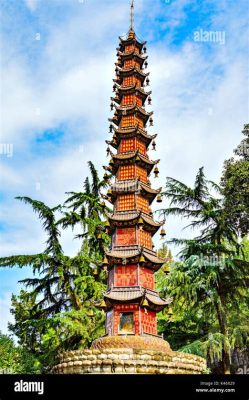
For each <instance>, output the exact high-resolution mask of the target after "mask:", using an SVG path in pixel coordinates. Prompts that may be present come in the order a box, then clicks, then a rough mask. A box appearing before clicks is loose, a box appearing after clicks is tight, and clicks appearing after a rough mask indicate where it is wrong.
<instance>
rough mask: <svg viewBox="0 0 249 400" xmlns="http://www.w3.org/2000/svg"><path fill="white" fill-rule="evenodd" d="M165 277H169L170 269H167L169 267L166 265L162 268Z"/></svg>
mask: <svg viewBox="0 0 249 400" xmlns="http://www.w3.org/2000/svg"><path fill="white" fill-rule="evenodd" d="M163 272H164V273H165V274H166V275H169V273H170V268H169V266H168V265H166V267H165V268H164V271H163Z"/></svg>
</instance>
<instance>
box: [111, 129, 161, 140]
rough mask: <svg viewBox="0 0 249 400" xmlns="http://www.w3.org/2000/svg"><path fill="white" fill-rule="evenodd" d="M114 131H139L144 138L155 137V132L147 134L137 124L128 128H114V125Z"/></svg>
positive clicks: (119, 132) (121, 132)
mask: <svg viewBox="0 0 249 400" xmlns="http://www.w3.org/2000/svg"><path fill="white" fill-rule="evenodd" d="M114 132H115V133H117V134H124V135H126V134H128V133H139V135H142V136H144V137H145V138H146V139H150V140H153V139H155V138H156V137H157V134H155V135H149V134H148V133H147V132H146V131H144V130H143V129H141V128H139V127H138V125H136V126H134V127H130V128H115V127H114Z"/></svg>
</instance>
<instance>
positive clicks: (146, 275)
mask: <svg viewBox="0 0 249 400" xmlns="http://www.w3.org/2000/svg"><path fill="white" fill-rule="evenodd" d="M139 268H140V269H139V280H140V282H139V284H140V285H141V286H142V287H144V288H146V289H151V290H155V279H154V273H153V271H151V270H150V269H149V268H145V267H139Z"/></svg>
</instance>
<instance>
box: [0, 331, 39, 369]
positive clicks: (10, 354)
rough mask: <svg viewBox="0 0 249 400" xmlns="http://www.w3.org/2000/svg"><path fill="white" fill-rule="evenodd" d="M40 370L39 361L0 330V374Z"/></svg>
mask: <svg viewBox="0 0 249 400" xmlns="http://www.w3.org/2000/svg"><path fill="white" fill-rule="evenodd" d="M39 372H40V363H39V361H38V360H37V359H36V358H35V357H34V356H33V355H32V354H31V353H29V352H27V351H26V350H24V349H23V348H22V347H20V346H16V345H15V343H14V341H13V339H12V338H10V337H9V336H8V335H4V334H2V333H1V332H0V374H1V373H6V374H7V373H9V374H23V373H25V374H37V373H39Z"/></svg>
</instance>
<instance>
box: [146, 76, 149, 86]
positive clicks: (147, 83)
mask: <svg viewBox="0 0 249 400" xmlns="http://www.w3.org/2000/svg"><path fill="white" fill-rule="evenodd" d="M149 84H150V80H149V78H146V85H147V86H149Z"/></svg>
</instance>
